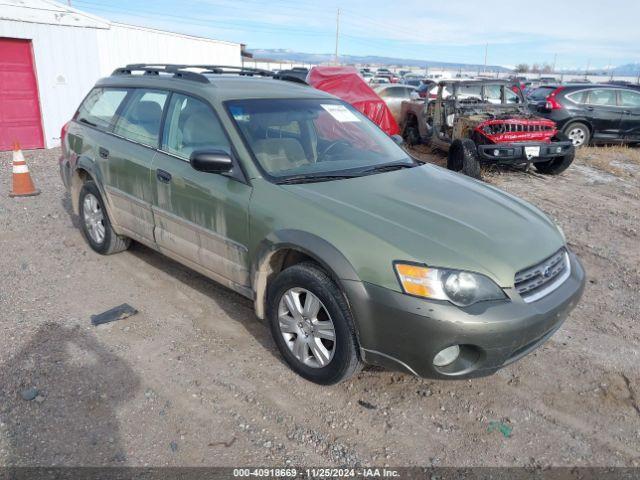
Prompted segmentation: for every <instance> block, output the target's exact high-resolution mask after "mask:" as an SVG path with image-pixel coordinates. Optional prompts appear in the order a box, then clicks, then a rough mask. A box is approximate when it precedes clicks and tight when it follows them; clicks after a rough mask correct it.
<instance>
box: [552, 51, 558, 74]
mask: <svg viewBox="0 0 640 480" xmlns="http://www.w3.org/2000/svg"><path fill="white" fill-rule="evenodd" d="M557 61H558V54H557V53H554V54H553V66H552V67H551V71H552V72H553V73H556V62H557Z"/></svg>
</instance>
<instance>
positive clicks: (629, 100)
mask: <svg viewBox="0 0 640 480" xmlns="http://www.w3.org/2000/svg"><path fill="white" fill-rule="evenodd" d="M620 105H621V106H623V107H636V108H637V107H640V93H639V92H634V91H633V90H620Z"/></svg>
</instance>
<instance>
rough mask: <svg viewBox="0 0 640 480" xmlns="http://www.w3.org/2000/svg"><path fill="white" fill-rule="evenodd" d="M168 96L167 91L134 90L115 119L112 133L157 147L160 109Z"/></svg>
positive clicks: (160, 116)
mask: <svg viewBox="0 0 640 480" xmlns="http://www.w3.org/2000/svg"><path fill="white" fill-rule="evenodd" d="M168 96H169V93H168V92H163V91H160V90H145V89H137V90H135V91H134V93H133V94H132V95H131V99H130V100H129V101H128V102H127V105H126V106H125V108H124V110H123V112H122V113H121V115H120V118H119V119H118V120H117V122H116V125H115V128H114V130H113V133H115V134H116V135H120V136H122V137H124V138H126V139H128V140H132V141H134V142H138V143H141V144H143V145H148V146H150V147H157V146H158V136H159V135H160V123H161V122H162V109H163V108H164V104H165V103H166V101H167V97H168Z"/></svg>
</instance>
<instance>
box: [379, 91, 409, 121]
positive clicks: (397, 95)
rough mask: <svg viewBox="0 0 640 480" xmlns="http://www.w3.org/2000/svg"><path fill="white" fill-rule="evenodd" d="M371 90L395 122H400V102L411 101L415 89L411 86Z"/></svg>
mask: <svg viewBox="0 0 640 480" xmlns="http://www.w3.org/2000/svg"><path fill="white" fill-rule="evenodd" d="M373 90H374V91H375V92H376V93H377V94H378V96H379V97H380V98H381V99H382V100H384V103H386V104H387V107H389V110H390V111H391V114H392V115H393V118H395V119H396V122H397V121H399V120H400V109H401V108H402V102H404V101H407V100H411V94H412V93H414V92H415V91H416V90H417V89H416V88H415V87H412V86H411V85H399V84H395V85H393V84H392V85H381V86H375V87H373Z"/></svg>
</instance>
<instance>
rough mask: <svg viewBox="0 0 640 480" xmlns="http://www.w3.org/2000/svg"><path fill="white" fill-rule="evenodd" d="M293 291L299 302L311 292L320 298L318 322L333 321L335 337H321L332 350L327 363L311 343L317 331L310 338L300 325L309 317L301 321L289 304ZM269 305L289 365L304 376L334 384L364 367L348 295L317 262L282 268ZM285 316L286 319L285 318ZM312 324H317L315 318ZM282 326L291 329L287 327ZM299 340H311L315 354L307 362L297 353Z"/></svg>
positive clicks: (309, 350) (307, 351)
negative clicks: (346, 296) (314, 322)
mask: <svg viewBox="0 0 640 480" xmlns="http://www.w3.org/2000/svg"><path fill="white" fill-rule="evenodd" d="M290 292H292V294H293V295H295V294H296V292H297V294H298V295H299V296H298V303H299V304H301V305H304V306H306V301H307V300H308V298H309V296H308V294H309V293H311V294H312V295H313V296H315V297H316V299H317V300H319V301H320V307H319V308H320V312H319V313H318V314H317V315H316V319H317V320H318V322H317V323H316V324H315V325H319V324H320V323H322V324H324V325H325V326H326V325H327V324H328V322H327V319H328V320H329V322H331V323H332V326H333V328H334V339H335V340H334V341H331V340H326V337H325V339H324V340H321V341H322V342H324V343H323V346H325V347H326V350H327V352H329V351H331V352H332V354H331V358H330V359H329V360H328V362H327V363H325V364H324V365H322V362H319V361H318V360H317V357H316V356H315V355H314V353H313V351H312V347H311V343H312V342H315V341H318V340H319V339H318V338H317V337H316V334H314V333H310V334H309V335H308V338H307V335H305V334H304V333H305V332H304V331H303V330H302V327H300V325H303V326H304V327H305V328H306V327H308V326H309V324H307V325H304V322H306V321H307V320H305V319H304V318H302V320H301V321H300V317H298V318H297V319H296V318H295V315H292V314H291V310H290V309H289V308H287V307H286V305H287V298H283V297H285V295H287V294H289V293H290ZM304 292H306V293H304ZM289 298H291V297H289ZM267 309H268V310H267V311H268V318H269V324H270V328H271V334H272V335H273V339H274V341H275V343H276V345H277V346H278V350H280V353H281V354H282V356H283V357H284V359H285V361H286V362H287V364H288V365H289V367H291V369H292V370H293V371H295V372H296V373H298V374H299V375H300V376H302V377H304V378H306V379H307V380H309V381H311V382H314V383H318V384H320V385H333V384H336V383H339V382H341V381H344V380H346V379H348V378H349V377H351V376H352V375H354V374H355V373H356V372H357V371H359V370H360V368H361V367H362V361H361V360H360V357H359V348H358V341H357V339H356V334H355V327H354V323H353V318H352V316H351V311H350V309H349V306H348V304H347V301H346V298H345V297H344V295H343V294H342V292H341V291H340V289H339V288H338V287H337V285H336V284H335V283H334V282H333V280H332V279H331V278H330V277H329V275H327V273H326V272H325V271H324V270H322V269H321V268H320V267H319V266H318V265H316V264H315V263H312V262H304V263H299V264H297V265H293V266H291V267H289V268H287V269H285V270H283V271H282V272H280V274H278V276H277V277H276V278H275V280H274V281H273V283H272V284H271V285H270V287H269V295H268V306H267ZM323 309H324V311H323ZM281 318H284V319H286V320H285V321H284V322H281ZM320 321H321V322H320ZM281 324H282V325H283V327H281ZM310 324H311V325H313V323H312V322H310ZM282 328H284V330H288V331H283V330H282ZM291 328H293V329H294V330H295V332H296V333H293V330H291ZM325 330H326V327H325ZM307 331H308V330H307ZM289 332H291V333H289ZM285 336H286V337H287V338H285ZM298 340H300V341H302V342H309V344H308V345H309V346H308V348H307V347H304V352H305V354H309V355H310V356H313V358H309V359H308V362H309V363H304V362H303V361H301V360H299V359H298V358H297V356H296V354H294V349H296V344H297V341H298Z"/></svg>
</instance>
